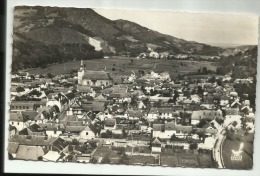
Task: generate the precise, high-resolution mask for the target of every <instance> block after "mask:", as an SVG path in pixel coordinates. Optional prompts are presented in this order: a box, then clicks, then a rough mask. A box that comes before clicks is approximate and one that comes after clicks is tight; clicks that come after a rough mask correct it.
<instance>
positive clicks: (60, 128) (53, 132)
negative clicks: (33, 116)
mask: <svg viewBox="0 0 260 176" xmlns="http://www.w3.org/2000/svg"><path fill="white" fill-rule="evenodd" d="M38 125H39V126H40V127H41V128H43V129H44V130H45V133H46V135H47V136H49V137H58V136H60V135H61V134H62V133H63V132H64V131H65V126H64V125H63V124H57V123H40V124H38Z"/></svg>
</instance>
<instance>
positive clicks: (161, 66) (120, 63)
mask: <svg viewBox="0 0 260 176" xmlns="http://www.w3.org/2000/svg"><path fill="white" fill-rule="evenodd" d="M131 60H132V61H131ZM84 64H85V65H86V68H87V69H89V70H103V69H106V70H107V71H108V72H112V73H114V74H120V73H121V74H123V75H130V74H131V73H132V71H134V72H135V73H138V71H139V70H141V69H142V70H145V69H152V70H154V71H155V72H163V71H167V72H169V73H170V74H171V75H172V76H173V77H177V76H178V75H183V74H187V73H191V72H197V71H198V69H200V68H203V67H206V68H207V69H208V70H213V71H215V70H216V67H217V66H216V65H215V64H214V63H212V62H207V61H187V60H159V59H142V60H137V59H136V58H128V57H111V58H108V59H93V60H84ZM79 66H80V61H70V62H65V63H57V64H52V65H49V66H47V68H44V69H42V68H35V69H30V70H27V71H28V72H29V73H31V74H47V73H53V74H65V73H70V72H71V71H72V70H73V69H76V70H77V69H78V68H79Z"/></svg>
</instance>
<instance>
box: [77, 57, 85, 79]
mask: <svg viewBox="0 0 260 176" xmlns="http://www.w3.org/2000/svg"><path fill="white" fill-rule="evenodd" d="M84 74H85V67H84V63H83V60H81V64H80V68H79V70H78V84H81V83H82V78H83V76H84Z"/></svg>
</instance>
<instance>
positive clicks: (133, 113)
mask: <svg viewBox="0 0 260 176" xmlns="http://www.w3.org/2000/svg"><path fill="white" fill-rule="evenodd" d="M128 117H129V120H141V119H142V118H143V117H144V113H143V112H142V111H140V110H128Z"/></svg>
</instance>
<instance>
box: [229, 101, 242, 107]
mask: <svg viewBox="0 0 260 176" xmlns="http://www.w3.org/2000/svg"><path fill="white" fill-rule="evenodd" d="M230 107H231V108H240V107H241V103H239V102H238V101H234V102H233V103H231V105H230Z"/></svg>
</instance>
